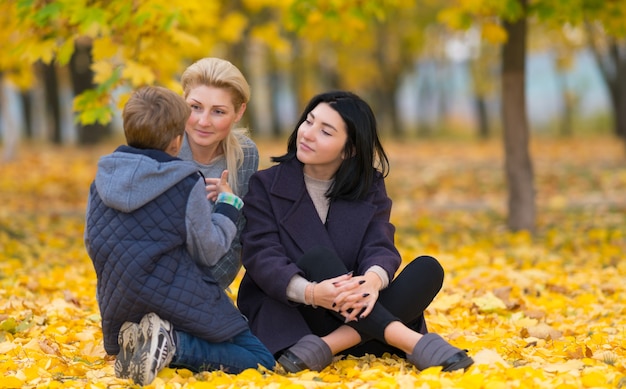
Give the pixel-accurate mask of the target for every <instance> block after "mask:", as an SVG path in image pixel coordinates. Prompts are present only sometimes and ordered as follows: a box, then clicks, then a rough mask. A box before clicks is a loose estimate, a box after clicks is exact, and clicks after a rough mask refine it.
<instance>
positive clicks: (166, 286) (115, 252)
mask: <svg viewBox="0 0 626 389" xmlns="http://www.w3.org/2000/svg"><path fill="white" fill-rule="evenodd" d="M197 181H198V175H196V174H194V175H191V176H189V177H187V178H186V179H184V180H182V181H181V182H179V183H178V184H176V185H175V186H173V187H172V188H170V189H169V190H167V191H166V192H165V193H164V194H162V195H161V196H159V197H157V198H156V199H154V200H153V201H151V202H149V203H148V204H146V205H145V206H143V207H142V208H139V209H137V210H136V211H134V212H131V213H123V212H121V211H118V210H115V209H112V208H109V207H107V206H106V205H104V203H103V202H102V200H101V199H100V196H99V195H98V192H97V190H96V187H95V184H92V185H91V188H90V209H88V210H87V212H88V213H87V215H88V216H87V222H86V226H85V229H86V235H87V238H88V241H89V244H88V247H87V251H88V253H89V256H90V257H91V259H92V261H93V264H94V268H95V270H96V275H97V279H98V284H97V299H98V305H99V307H100V313H101V316H102V332H103V338H104V348H105V350H106V352H107V353H108V354H110V355H114V354H117V353H118V352H119V346H118V344H117V334H118V332H119V329H120V327H121V325H122V323H124V322H125V321H133V322H139V321H140V320H141V318H142V317H143V316H144V315H145V314H147V313H149V312H156V313H157V314H158V315H159V316H160V317H161V318H162V319H165V320H168V321H170V322H171V323H172V324H173V326H174V329H175V330H177V331H183V332H187V333H189V334H191V335H194V336H197V337H199V338H202V339H205V340H207V341H210V342H223V341H226V340H228V339H230V338H232V337H234V336H235V335H237V334H239V333H241V332H242V331H244V330H246V329H247V328H248V325H247V322H246V320H245V318H244V317H243V316H242V315H241V313H240V312H239V311H238V310H237V308H236V307H235V306H234V305H233V303H232V301H231V300H230V298H229V297H228V296H227V295H226V294H225V293H224V291H223V290H222V288H221V287H220V286H219V285H218V284H217V282H216V281H215V279H214V278H213V276H212V274H211V272H210V271H209V270H208V268H207V267H205V266H201V265H198V264H197V263H196V262H194V260H193V259H192V258H191V256H190V254H189V252H188V251H187V250H186V244H185V240H186V236H187V232H186V226H185V211H186V209H187V199H188V196H189V193H190V191H191V189H192V188H193V186H194V185H195V184H196V183H197ZM210 222H211V221H210V220H208V221H207V223H210Z"/></svg>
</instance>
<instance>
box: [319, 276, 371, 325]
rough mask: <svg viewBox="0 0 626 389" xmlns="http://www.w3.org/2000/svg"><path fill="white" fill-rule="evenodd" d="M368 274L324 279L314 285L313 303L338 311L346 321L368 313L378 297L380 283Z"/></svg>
mask: <svg viewBox="0 0 626 389" xmlns="http://www.w3.org/2000/svg"><path fill="white" fill-rule="evenodd" d="M375 277H376V278H377V279H374V278H372V277H368V276H354V277H353V276H352V273H348V274H344V275H341V276H339V277H335V278H330V279H328V280H324V281H322V282H320V283H319V284H317V285H316V287H315V303H316V304H317V305H318V306H321V307H324V308H326V309H330V310H333V311H336V312H339V313H340V314H341V315H342V316H343V317H345V319H346V323H347V322H349V321H353V320H359V319H362V318H364V317H366V316H367V315H369V314H370V312H371V311H372V309H373V308H374V304H375V303H376V300H377V299H378V290H379V287H380V285H378V284H377V282H376V281H377V280H379V279H378V277H377V276H375Z"/></svg>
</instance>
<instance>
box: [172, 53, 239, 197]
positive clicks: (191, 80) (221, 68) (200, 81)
mask: <svg viewBox="0 0 626 389" xmlns="http://www.w3.org/2000/svg"><path fill="white" fill-rule="evenodd" d="M181 84H182V87H183V96H184V98H185V99H187V97H188V96H189V93H190V92H191V90H192V89H194V88H195V87H197V86H200V85H205V86H211V87H216V88H221V89H226V90H228V91H229V92H230V95H231V96H232V103H233V106H234V107H235V112H239V110H240V109H241V107H242V105H243V104H247V103H248V101H249V100H250V85H248V82H247V81H246V78H245V77H244V76H243V74H242V73H241V71H240V70H239V69H238V68H237V67H236V66H235V65H233V64H232V63H230V62H229V61H226V60H224V59H221V58H215V57H207V58H202V59H200V60H198V61H196V62H195V63H193V64H191V65H190V66H189V67H188V68H187V69H186V70H185V71H184V72H183V75H182V77H181ZM247 134H248V129H247V128H233V129H231V131H230V132H229V133H228V135H227V136H226V138H225V139H224V140H223V141H222V149H223V150H224V157H225V158H226V169H228V184H229V185H230V186H231V188H233V190H234V191H235V193H238V192H239V188H238V186H237V170H238V169H239V167H241V165H242V164H243V149H242V146H241V142H240V141H239V139H240V137H241V136H242V135H247Z"/></svg>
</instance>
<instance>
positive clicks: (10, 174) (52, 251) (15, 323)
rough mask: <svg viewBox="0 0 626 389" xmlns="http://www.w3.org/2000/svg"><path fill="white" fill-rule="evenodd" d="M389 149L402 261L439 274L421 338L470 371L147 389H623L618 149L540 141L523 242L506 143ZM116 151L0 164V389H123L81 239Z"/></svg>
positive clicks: (33, 151) (364, 365)
mask: <svg viewBox="0 0 626 389" xmlns="http://www.w3.org/2000/svg"><path fill="white" fill-rule="evenodd" d="M256 141H257V144H258V145H259V150H260V154H261V161H262V162H261V165H262V167H266V166H267V165H269V156H270V155H278V154H279V152H278V151H279V150H284V147H283V146H284V145H283V144H280V143H278V144H277V142H275V141H265V140H261V139H258V140H256ZM383 143H384V144H385V148H386V151H387V152H388V153H389V156H390V158H391V166H392V170H391V173H390V175H389V177H388V181H387V190H388V192H389V194H390V196H391V197H392V198H393V199H394V208H393V211H392V218H393V220H394V223H395V224H396V226H397V227H398V239H397V243H398V248H399V250H400V252H401V253H402V255H403V258H404V260H405V264H406V263H407V262H408V261H409V260H411V259H412V258H414V257H416V256H417V255H422V254H428V255H433V256H435V257H436V258H438V259H439V261H440V262H441V263H442V265H443V267H444V269H445V270H446V278H445V281H444V285H443V288H442V291H441V292H440V294H439V295H438V296H437V297H436V298H435V300H434V301H433V303H432V304H431V306H430V307H429V308H428V310H427V311H426V313H425V315H426V320H427V323H428V325H429V329H430V330H431V331H434V332H437V333H440V334H442V336H444V337H445V338H446V339H448V340H450V341H451V342H452V343H453V344H455V345H456V346H458V347H460V348H467V349H469V353H470V355H472V357H474V359H475V362H476V363H475V364H474V365H473V366H472V367H471V368H470V369H468V371H467V372H465V373H463V372H458V371H457V372H450V373H448V372H442V371H441V368H440V367H433V368H429V369H426V370H424V371H422V372H420V371H418V370H416V369H415V368H414V367H413V366H411V365H410V364H409V363H407V361H406V360H405V359H404V358H402V356H393V355H388V354H386V355H383V356H382V357H380V358H375V357H374V356H371V355H367V356H363V357H359V358H356V357H352V356H346V357H345V358H343V359H338V360H336V361H335V362H334V363H332V364H331V365H330V366H329V367H327V368H326V369H324V370H323V371H322V372H312V371H304V372H301V373H297V374H284V373H281V372H278V371H277V372H272V371H266V370H255V369H249V370H246V371H244V372H242V373H241V374H227V373H225V372H220V371H217V372H202V373H196V374H194V373H192V372H191V371H189V370H186V369H169V368H168V369H164V370H163V371H161V372H160V373H159V375H158V377H157V378H156V379H155V381H154V383H153V384H152V385H150V386H149V387H153V388H172V389H173V388H176V389H188V388H202V389H204V388H235V387H247V388H260V387H268V388H293V389H302V388H318V387H329V388H407V387H408V388H425V389H426V388H468V389H469V388H472V389H473V388H485V389H486V388H509V387H518V388H563V389H569V388H585V387H588V388H616V387H621V386H623V385H624V382H626V378H624V372H625V371H626V359H625V358H626V338H625V337H624V329H625V328H626V315H625V313H626V303H624V301H626V286H625V285H624V282H623V280H624V279H625V276H626V263H624V261H623V259H624V257H623V253H624V252H626V235H625V233H624V222H625V219H624V211H625V209H626V204H625V203H624V200H623V193H624V192H625V191H626V179H625V178H626V167H624V165H623V162H622V158H623V150H622V145H621V144H619V143H618V142H615V140H614V139H612V138H606V139H602V138H600V139H582V140H575V139H574V140H558V141H552V140H545V139H542V140H541V141H536V143H535V144H533V150H535V151H536V154H535V155H537V156H538V157H537V160H536V162H537V165H536V167H537V168H536V174H537V194H538V205H539V210H540V212H539V219H540V221H539V226H538V233H537V234H536V235H535V236H532V235H529V234H525V233H518V234H512V233H508V232H506V231H505V230H504V229H503V228H502V224H503V218H504V211H503V210H502V209H501V208H500V207H501V204H502V203H503V199H504V198H505V188H504V183H503V177H502V172H501V164H499V163H497V161H498V160H499V159H500V158H501V152H500V147H501V144H500V142H498V141H493V142H485V143H470V142H468V143H463V142H459V143H455V144H443V143H440V142H438V141H424V140H421V141H419V142H414V141H405V142H402V143H401V142H393V141H387V140H383ZM115 146H117V145H115V144H107V145H102V146H98V147H93V148H85V149H78V148H72V147H63V148H61V147H48V148H44V147H41V146H39V145H32V144H23V145H21V147H20V150H19V159H18V160H16V161H13V162H3V163H2V164H0V247H1V248H2V250H1V251H0V387H7V388H11V387H32V388H35V387H37V388H85V387H86V388H108V387H130V386H131V383H130V381H128V380H121V379H117V378H115V376H114V372H113V361H114V358H113V357H110V356H107V355H105V352H104V349H103V347H102V333H101V328H100V324H101V319H100V315H99V311H98V306H97V303H96V300H95V288H96V280H95V274H94V271H93V266H92V264H91V262H90V260H89V258H88V257H87V255H86V253H85V250H84V245H83V242H82V234H83V228H84V221H83V219H84V214H83V212H84V207H85V200H86V196H87V191H88V189H89V185H90V183H91V180H92V179H93V175H94V173H95V166H96V162H97V159H98V158H99V157H100V156H101V155H103V154H105V153H108V152H111V151H112V150H113V149H114V148H115ZM571 155H576V158H575V159H572V158H571ZM44 164H45V166H46V168H44V169H42V168H41V166H44ZM598 177H602V179H598ZM590 193H593V194H594V196H598V193H602V194H603V196H605V197H603V201H604V202H605V203H604V204H602V205H601V206H596V207H594V206H593V204H591V205H589V204H586V205H587V207H588V208H582V210H581V204H582V205H585V201H587V199H588V198H589V194H590ZM555 195H560V196H563V198H564V199H565V202H564V203H563V204H559V206H558V207H553V206H552V205H551V203H550V198H552V197H553V196H555ZM596 198H597V197H594V199H596ZM442 199H443V200H442ZM594 201H595V200H594ZM477 203H479V204H480V206H479V207H478V208H477V207H476V204H477ZM467 204H470V205H472V206H471V207H467V208H463V207H464V205H467ZM594 204H596V203H595V202H594ZM608 205H611V206H608ZM496 232H497V234H496ZM241 274H243V272H242V273H241ZM241 274H240V276H239V277H238V278H237V280H236V281H235V283H234V284H233V285H232V287H231V289H232V292H233V293H232V296H233V297H236V293H237V290H238V286H239V282H240V280H241Z"/></svg>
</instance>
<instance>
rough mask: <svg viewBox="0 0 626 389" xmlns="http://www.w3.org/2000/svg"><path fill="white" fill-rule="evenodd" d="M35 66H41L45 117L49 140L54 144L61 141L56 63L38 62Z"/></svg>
mask: <svg viewBox="0 0 626 389" xmlns="http://www.w3.org/2000/svg"><path fill="white" fill-rule="evenodd" d="M36 66H40V67H41V73H42V74H43V79H44V84H45V91H46V92H45V97H46V117H47V118H48V121H47V122H48V123H49V125H50V127H51V130H49V131H48V134H50V136H51V137H52V139H51V141H52V142H53V143H56V144H60V143H61V104H60V102H59V83H58V79H57V72H56V64H55V63H54V62H51V63H49V64H44V63H41V62H40V63H38V64H37V65H36Z"/></svg>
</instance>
